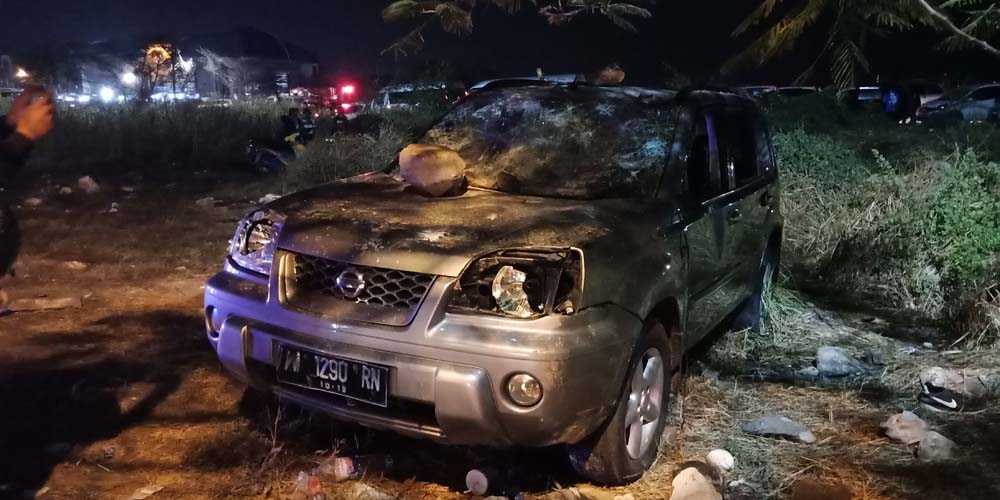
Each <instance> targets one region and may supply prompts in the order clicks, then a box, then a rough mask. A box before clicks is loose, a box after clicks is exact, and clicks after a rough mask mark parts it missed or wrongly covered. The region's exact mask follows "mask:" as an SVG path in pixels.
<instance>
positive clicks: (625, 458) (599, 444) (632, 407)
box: [567, 321, 673, 486]
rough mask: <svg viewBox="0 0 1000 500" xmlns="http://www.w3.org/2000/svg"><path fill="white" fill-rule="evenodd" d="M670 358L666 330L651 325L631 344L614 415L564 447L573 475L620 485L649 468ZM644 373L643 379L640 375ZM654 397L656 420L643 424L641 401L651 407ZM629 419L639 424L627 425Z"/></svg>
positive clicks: (661, 422)
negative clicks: (592, 431) (574, 443)
mask: <svg viewBox="0 0 1000 500" xmlns="http://www.w3.org/2000/svg"><path fill="white" fill-rule="evenodd" d="M654 359H659V369H658V370H657V369H656V368H655V367H653V366H652V364H651V363H655V362H654V361H652V360H654ZM671 359H672V358H671V352H670V342H669V339H668V336H667V330H666V329H665V328H664V327H663V325H662V324H660V323H659V322H656V321H653V322H650V323H649V324H647V325H646V328H645V329H644V332H643V335H642V337H641V338H640V339H639V342H638V343H637V344H636V348H635V351H634V353H633V355H632V361H631V363H629V369H628V371H627V372H626V373H627V374H628V376H627V377H626V380H625V381H624V383H623V384H622V385H623V387H622V392H621V395H620V396H619V398H618V405H617V406H616V408H615V413H614V415H612V416H611V418H610V419H609V420H608V421H607V422H606V423H605V424H604V426H603V427H601V429H600V430H598V431H597V432H596V433H594V434H593V435H592V436H590V437H589V438H587V439H586V440H585V441H584V442H583V443H580V444H576V445H571V446H569V447H568V450H567V451H568V454H569V459H570V463H571V465H572V466H573V468H574V469H575V470H576V472H577V473H578V474H580V475H581V476H583V477H585V478H586V479H587V480H589V481H591V482H593V483H596V484H602V485H607V486H619V485H623V484H628V483H631V482H632V481H635V480H636V479H639V478H640V477H642V475H643V474H644V473H645V472H646V471H647V470H649V468H650V467H652V466H653V464H654V463H655V462H656V458H657V455H658V453H659V447H660V438H661V437H662V435H663V428H664V426H665V424H666V416H667V414H668V410H669V408H670V405H669V403H670V382H671V378H672V374H673V368H672V366H671V361H670V360H671ZM640 367H642V368H640ZM646 371H649V372H650V376H649V377H648V381H647V377H643V376H642V375H643V374H644V373H645V372H646ZM637 377H638V378H637ZM637 391H638V392H637ZM655 399H659V405H658V406H659V407H658V409H657V410H655V418H650V419H649V420H647V417H652V413H653V410H652V409H651V408H650V407H649V406H646V403H647V402H649V403H651V404H654V405H655V404H656V403H655ZM644 413H645V415H644ZM629 419H638V420H633V423H632V424H631V425H626V422H627V421H628V420H629ZM633 440H634V441H633ZM630 446H631V448H630Z"/></svg>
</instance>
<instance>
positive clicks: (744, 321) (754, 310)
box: [731, 243, 781, 333]
mask: <svg viewBox="0 0 1000 500" xmlns="http://www.w3.org/2000/svg"><path fill="white" fill-rule="evenodd" d="M780 255H781V252H780V247H778V246H777V245H776V244H774V243H771V244H769V245H768V246H767V249H766V250H765V251H764V255H763V257H762V258H761V260H760V268H759V269H758V270H757V273H756V274H755V277H754V282H753V285H752V286H753V292H752V293H751V294H750V297H749V298H747V300H746V301H745V302H744V303H743V306H742V307H741V309H740V311H739V312H738V313H737V314H736V318H735V319H734V320H733V325H732V328H731V329H732V330H733V331H739V330H750V331H752V332H755V333H759V332H761V331H763V329H764V325H766V324H767V321H768V316H767V315H768V310H767V301H768V299H770V296H771V290H772V289H773V287H774V284H775V281H776V280H777V277H778V264H779V260H780Z"/></svg>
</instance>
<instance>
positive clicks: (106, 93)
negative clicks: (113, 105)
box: [99, 87, 115, 103]
mask: <svg viewBox="0 0 1000 500" xmlns="http://www.w3.org/2000/svg"><path fill="white" fill-rule="evenodd" d="M99 95H100V96H101V100H102V101H104V102H106V103H107V102H111V101H113V100H114V99H115V91H114V90H113V89H112V88H111V87H101V91H100V94H99Z"/></svg>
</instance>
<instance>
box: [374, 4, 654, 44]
mask: <svg viewBox="0 0 1000 500" xmlns="http://www.w3.org/2000/svg"><path fill="white" fill-rule="evenodd" d="M526 1H528V2H530V3H531V4H532V5H533V6H535V7H538V13H539V14H540V15H541V16H543V17H545V19H546V20H548V22H549V23H550V24H553V25H560V24H565V23H567V22H569V21H571V20H573V19H574V18H576V17H577V16H579V15H581V14H600V15H604V16H607V18H608V19H609V20H611V22H613V23H614V24H615V25H617V26H618V27H620V28H622V29H625V30H628V31H636V27H635V25H634V24H632V21H631V19H634V18H640V19H647V18H649V17H651V16H652V13H651V12H650V11H649V10H648V9H646V8H645V7H642V6H640V5H639V4H652V3H654V2H655V1H656V0H627V1H615V0H526ZM523 3H524V2H523V1H522V0H394V1H393V2H392V3H391V4H389V6H388V7H386V8H385V9H384V10H383V11H382V19H384V20H385V21H386V22H396V21H403V20H411V19H422V21H421V22H419V23H418V24H417V26H416V27H415V28H414V29H413V30H412V31H410V32H409V33H407V34H406V35H404V36H403V37H402V38H401V39H399V40H398V41H397V42H396V43H393V44H392V45H390V46H389V47H388V48H387V49H386V50H385V51H384V52H393V53H395V54H396V55H407V54H410V53H413V52H417V51H419V50H420V49H421V48H423V45H424V35H423V34H424V30H425V29H427V27H428V26H430V24H431V23H432V22H434V21H435V20H436V21H437V22H438V23H439V24H440V26H441V28H442V29H443V30H444V31H446V32H448V33H452V34H465V33H470V32H472V26H473V23H472V15H473V12H474V11H476V10H477V9H479V10H481V9H485V8H488V7H490V6H492V7H496V8H499V9H502V10H504V11H505V12H507V13H510V14H513V13H516V12H518V11H520V10H521V8H522V6H523Z"/></svg>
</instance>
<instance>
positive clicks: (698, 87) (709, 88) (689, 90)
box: [677, 83, 747, 102]
mask: <svg viewBox="0 0 1000 500" xmlns="http://www.w3.org/2000/svg"><path fill="white" fill-rule="evenodd" d="M695 92H722V93H726V94H734V95H738V96H746V95H747V94H746V92H744V91H742V90H740V89H738V88H734V87H727V86H725V85H713V84H707V83H705V84H694V85H689V86H687V87H684V88H682V89H680V90H678V91H677V101H678V102H681V101H684V100H685V99H687V98H688V97H689V96H690V95H691V94H693V93H695Z"/></svg>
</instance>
